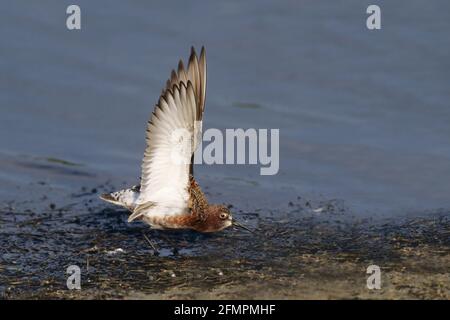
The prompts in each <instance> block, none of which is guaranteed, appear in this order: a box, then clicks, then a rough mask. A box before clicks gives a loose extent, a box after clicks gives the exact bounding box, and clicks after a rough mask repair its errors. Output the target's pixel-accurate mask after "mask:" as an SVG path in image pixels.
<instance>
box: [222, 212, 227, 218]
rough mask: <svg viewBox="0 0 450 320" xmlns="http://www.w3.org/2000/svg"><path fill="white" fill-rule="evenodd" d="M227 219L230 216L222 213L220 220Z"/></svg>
mask: <svg viewBox="0 0 450 320" xmlns="http://www.w3.org/2000/svg"><path fill="white" fill-rule="evenodd" d="M226 218H228V214H227V213H225V212H222V213H221V214H220V219H226Z"/></svg>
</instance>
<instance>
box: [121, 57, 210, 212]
mask: <svg viewBox="0 0 450 320" xmlns="http://www.w3.org/2000/svg"><path fill="white" fill-rule="evenodd" d="M205 93H206V60H205V50H204V49H203V48H202V53H201V55H200V60H199V59H197V55H196V54H195V51H194V50H193V49H192V52H191V57H190V59H189V65H188V68H187V71H186V70H185V69H184V67H183V63H182V62H180V64H179V67H178V72H177V73H176V72H175V71H173V72H172V76H171V79H170V80H168V82H167V86H166V89H165V90H164V91H163V93H162V95H161V97H160V98H159V101H158V103H157V105H156V106H155V110H154V111H153V114H152V116H151V118H150V120H149V121H148V126H147V138H146V141H147V147H146V149H145V153H144V159H143V162H142V175H141V189H140V195H139V198H138V200H137V203H138V205H137V207H136V208H135V210H134V211H133V214H132V215H131V216H130V217H129V219H128V220H129V221H132V220H134V219H136V218H138V217H139V216H140V215H142V214H143V211H144V210H143V209H149V208H150V209H151V211H150V212H151V214H152V215H153V214H154V215H168V214H169V215H177V214H181V213H185V212H186V209H187V208H188V206H189V203H188V201H189V190H188V188H189V176H190V173H192V159H193V153H194V151H195V149H196V147H197V145H198V144H199V139H201V119H202V114H203V110H204V102H205ZM149 204H150V205H149ZM147 211H148V210H147ZM147 211H146V214H148V212H147Z"/></svg>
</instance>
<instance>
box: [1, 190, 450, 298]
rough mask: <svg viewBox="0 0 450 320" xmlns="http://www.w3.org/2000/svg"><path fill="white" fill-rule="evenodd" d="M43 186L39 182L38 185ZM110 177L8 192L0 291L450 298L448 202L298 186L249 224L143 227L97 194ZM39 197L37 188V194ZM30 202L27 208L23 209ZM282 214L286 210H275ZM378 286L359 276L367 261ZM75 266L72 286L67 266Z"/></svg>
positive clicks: (247, 218)
mask: <svg viewBox="0 0 450 320" xmlns="http://www.w3.org/2000/svg"><path fill="white" fill-rule="evenodd" d="M48 188H50V187H49V186H48V185H46V183H45V182H42V183H41V191H42V192H45V190H47V189H48ZM111 189H113V186H111V185H109V184H108V183H105V184H102V185H98V186H94V187H90V188H87V187H84V188H82V189H80V190H79V192H76V193H73V194H71V195H70V196H68V197H67V198H66V199H63V200H61V201H60V202H59V203H58V202H57V203H54V202H52V201H51V200H50V199H46V197H45V196H43V197H41V198H40V199H41V200H40V201H35V202H32V203H33V205H31V203H30V202H23V203H20V202H16V201H12V202H8V203H5V205H4V206H3V207H2V208H1V211H0V230H1V232H0V248H1V249H0V250H1V259H0V296H1V297H2V298H4V299H19V298H26V299H44V298H45V299H47V298H49V299H61V298H62V299H73V298H76V299H91V298H102V299H103V298H106V299H166V298H170V299H177V298H188V299H196V298H204V299H210V298H230V299H243V298H245V299H252V298H263V299H264V298H276V299H285V298H287V299H314V298H319V299H360V298H371V299H381V298H390V299H405V298H408V299H409V298H413V299H449V298H450V293H449V292H450V277H449V275H450V272H449V266H450V233H449V232H450V213H449V212H448V211H445V210H441V211H436V212H432V213H430V212H428V213H427V214H426V215H424V216H423V217H420V216H414V217H406V216H405V217H404V218H402V219H399V218H398V217H397V218H396V219H395V220H394V219H391V220H389V219H387V218H380V219H371V218H357V217H352V216H349V214H348V212H347V210H348V209H347V208H346V207H345V205H344V203H343V202H341V201H337V200H329V201H323V200H322V201H321V202H313V201H308V200H304V199H302V198H300V197H298V198H296V199H293V200H292V201H290V202H289V203H288V206H287V207H288V209H287V210H286V212H283V214H280V212H277V210H276V209H273V208H255V209H254V210H252V211H251V212H250V211H244V210H241V209H239V208H237V207H232V211H233V212H234V215H235V217H236V218H237V219H238V220H239V221H241V222H242V223H244V224H245V225H246V226H248V227H249V228H251V229H252V230H254V232H253V233H250V232H247V231H245V230H242V229H227V230H225V231H223V232H220V233H216V234H199V233H195V232H191V231H169V232H165V231H156V230H150V229H149V228H148V227H147V226H146V225H144V224H143V223H132V224H129V223H127V222H126V219H127V216H128V212H126V211H124V210H118V209H117V208H115V207H112V206H110V205H107V204H104V203H102V202H100V201H99V200H98V194H99V193H100V192H103V191H106V190H111ZM35 196H36V197H38V195H35ZM27 208H28V209H27ZM280 216H282V217H283V218H280ZM372 264H375V265H378V266H379V267H380V268H381V281H382V283H381V289H380V290H369V289H368V288H367V286H366V281H367V277H368V276H369V274H367V273H366V269H367V267H368V266H369V265H372ZM70 265H77V266H79V267H80V270H81V290H69V289H68V288H67V286H66V281H67V278H68V276H69V274H67V273H66V269H67V267H68V266H70Z"/></svg>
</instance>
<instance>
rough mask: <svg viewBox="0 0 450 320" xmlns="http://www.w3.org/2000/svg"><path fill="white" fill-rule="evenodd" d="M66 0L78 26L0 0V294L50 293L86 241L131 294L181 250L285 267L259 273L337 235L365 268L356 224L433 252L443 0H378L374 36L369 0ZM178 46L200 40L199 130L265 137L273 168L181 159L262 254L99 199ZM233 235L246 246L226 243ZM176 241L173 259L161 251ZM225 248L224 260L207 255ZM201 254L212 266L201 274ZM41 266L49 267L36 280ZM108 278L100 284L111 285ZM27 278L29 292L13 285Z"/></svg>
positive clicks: (43, 5)
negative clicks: (275, 135)
mask: <svg viewBox="0 0 450 320" xmlns="http://www.w3.org/2000/svg"><path fill="white" fill-rule="evenodd" d="M77 3H78V4H79V5H80V7H81V9H82V30H81V31H77V32H72V31H68V30H67V29H66V28H65V18H66V15H65V9H66V6H67V5H68V3H65V2H61V1H40V2H39V3H34V2H29V1H14V2H13V1H10V2H8V3H7V4H4V5H2V10H0V25H1V27H0V36H1V38H2V39H3V41H2V42H1V44H0V184H1V185H2V187H1V188H0V204H1V206H0V209H1V210H2V213H1V215H0V222H1V224H0V228H1V233H0V241H1V242H2V246H1V250H2V261H3V262H2V263H1V265H0V271H1V276H2V281H1V282H0V288H1V291H2V293H3V294H4V295H6V296H8V297H15V296H20V295H23V296H30V295H33V294H34V293H33V292H41V291H39V290H38V289H37V287H38V286H40V285H41V287H42V282H43V283H46V281H50V282H51V281H52V279H53V278H52V277H53V276H52V275H53V274H58V275H57V276H55V278H56V279H57V280H55V281H56V282H57V284H54V285H51V286H49V288H50V289H49V290H50V292H53V291H51V290H53V289H54V288H61V289H63V286H62V285H61V283H64V282H61V281H62V280H61V279H63V278H64V277H65V275H64V269H65V267H66V266H67V265H68V264H71V263H72V262H73V260H75V262H74V263H80V264H84V265H85V264H86V261H85V260H86V257H87V256H89V254H87V253H83V254H80V255H79V256H77V255H74V253H80V252H82V250H91V249H92V248H95V246H97V248H98V252H97V251H95V250H94V249H92V250H93V251H90V252H92V256H93V257H92V259H94V260H95V259H97V260H98V263H113V262H111V261H116V259H117V261H116V262H114V263H118V264H120V263H122V262H123V261H122V258H120V257H119V256H120V254H119V255H118V256H116V255H114V256H108V255H106V253H105V252H107V251H111V250H115V249H117V248H123V249H124V250H125V252H126V255H131V256H128V257H129V258H130V257H133V258H132V259H131V260H134V261H135V265H134V266H135V267H136V268H137V269H138V270H140V271H136V272H137V274H134V276H131V275H130V277H129V278H126V279H128V280H129V281H131V282H128V280H127V281H124V282H123V283H122V284H121V285H124V286H126V285H127V284H126V283H128V286H129V287H130V288H131V290H132V289H133V288H134V289H135V290H136V291H137V292H141V293H142V292H144V293H143V294H144V296H145V295H147V294H150V293H154V292H155V290H156V291H158V290H160V291H164V290H165V289H167V288H165V289H164V288H163V289H164V290H163V289H162V288H159V289H158V288H157V287H156V286H155V287H151V288H150V289H148V290H144V289H145V288H139V286H137V285H136V286H134V285H133V284H135V282H136V283H138V282H140V281H142V279H143V275H142V274H141V273H142V272H144V271H142V270H145V269H146V266H147V264H149V263H150V265H152V263H154V262H155V261H157V263H160V264H162V265H164V266H165V267H164V268H166V267H167V268H175V266H176V265H182V263H181V262H180V261H181V260H182V261H185V263H186V270H187V271H186V272H187V273H189V271H188V269H189V268H195V267H198V268H200V269H202V268H203V269H202V270H204V271H205V272H206V273H205V276H207V275H206V274H207V273H208V272H209V271H208V270H213V271H211V272H213V273H214V272H215V271H214V270H216V269H223V267H221V266H220V265H222V264H227V263H228V262H227V261H233V260H235V259H237V260H239V259H241V258H242V259H244V260H245V259H247V261H248V264H247V266H248V270H256V269H258V268H262V267H261V264H262V262H261V261H262V260H264V259H269V260H270V259H271V258H274V259H278V258H280V257H283V256H285V257H288V258H287V260H286V261H287V262H286V264H280V265H279V266H280V267H279V268H276V267H275V264H274V266H269V267H273V268H275V269H276V272H274V277H275V276H276V275H278V276H280V277H281V276H282V274H283V272H285V271H282V270H283V268H284V269H286V268H288V269H289V268H290V266H291V265H292V264H294V263H296V262H297V260H296V259H297V258H298V256H297V255H299V256H302V257H303V255H304V254H314V252H311V250H317V252H322V253H324V254H331V255H333V254H335V253H336V250H337V249H336V248H335V247H333V246H335V245H336V243H337V245H338V247H339V248H341V249H342V250H343V251H344V253H348V252H352V250H353V249H352V247H351V245H352V244H354V243H355V242H356V243H357V245H356V247H357V249H355V250H356V252H357V255H359V258H358V259H360V260H361V261H364V263H365V262H368V261H373V260H374V259H375V260H376V257H375V256H372V255H371V254H369V253H368V247H367V246H368V245H369V244H368V243H366V244H364V243H360V242H361V241H360V240H357V239H359V238H353V237H352V236H350V237H348V238H346V239H348V240H347V241H344V240H342V239H341V238H340V237H342V236H345V235H347V234H348V233H351V232H352V231H351V230H354V229H352V228H354V225H355V224H356V225H359V223H363V227H361V228H360V229H357V230H359V231H358V233H360V234H361V235H364V237H369V238H371V237H374V238H376V235H374V232H372V231H370V230H372V229H371V228H374V227H373V226H374V225H377V224H378V225H385V227H384V228H381V231H380V230H378V229H376V230H378V231H379V232H380V233H381V234H385V233H386V232H389V228H391V227H390V226H392V228H394V229H395V230H397V231H398V232H399V233H402V234H405V237H406V238H407V239H408V241H409V242H413V243H416V242H417V247H419V248H422V247H424V246H425V247H426V246H431V247H432V248H434V249H433V250H430V252H431V253H435V252H440V250H444V252H448V251H447V250H448V215H449V213H448V212H449V211H450V197H449V193H448V191H449V190H450V179H448V177H449V176H450V126H449V125H448V123H450V108H449V107H448V101H449V98H450V91H449V90H448V84H449V80H450V76H449V74H448V72H447V70H448V69H449V67H450V66H449V60H448V57H449V54H450V42H449V41H448V34H447V31H448V30H449V27H450V10H449V9H450V8H449V7H450V4H448V2H446V1H427V3H426V5H425V4H424V3H423V1H418V0H417V1H396V2H395V3H393V2H389V1H379V2H378V3H379V5H380V6H381V8H382V25H383V27H382V30H380V31H368V30H367V29H366V28H365V17H366V15H365V9H366V8H367V6H368V4H370V3H369V2H368V1H345V3H343V2H336V1H324V0H321V1H314V2H310V1H287V2H279V1H276V2H275V1H272V2H271V1H246V2H245V3H243V2H242V1H227V2H223V3H206V2H199V1H193V2H190V3H189V4H187V3H184V2H176V3H167V2H163V1H161V2H154V3H152V4H150V3H142V2H139V3H133V4H132V5H131V4H127V3H124V2H122V1H109V2H108V5H107V6H105V5H104V4H102V3H100V2H95V3H93V2H91V1H78V2H77ZM191 45H194V46H196V47H198V48H199V47H200V46H201V45H205V46H206V49H207V56H208V93H207V109H206V114H205V123H204V126H205V128H221V129H224V128H239V127H242V128H279V129H280V171H279V173H278V174H277V175H275V176H260V175H259V166H235V165H227V166H225V165H224V166H220V165H215V166H207V165H201V166H196V175H197V178H198V180H199V181H200V183H201V184H202V186H203V188H204V189H205V191H206V192H207V195H208V197H209V198H210V199H211V200H212V201H214V202H222V203H227V204H232V205H233V209H232V210H233V211H234V212H235V214H236V216H237V217H238V218H239V219H241V220H244V221H246V222H247V223H248V224H249V225H250V226H251V227H254V228H258V229H261V230H265V231H264V232H266V233H267V232H268V233H269V234H270V237H271V238H270V239H271V241H272V242H270V243H269V244H268V245H267V247H264V248H262V249H261V248H260V250H250V249H251V248H255V247H258V243H259V242H261V243H264V241H263V240H262V236H257V237H254V238H252V237H250V236H249V235H248V234H245V233H241V232H237V231H231V230H230V231H227V232H225V233H223V234H221V235H217V236H212V237H206V236H201V235H195V234H192V233H181V234H176V235H170V236H168V237H169V239H168V240H167V239H166V240H159V239H160V238H164V236H163V235H161V234H158V233H153V232H151V231H148V230H147V228H145V227H144V226H143V225H140V224H132V225H128V224H126V223H125V222H124V221H126V213H125V212H122V211H113V209H111V207H110V206H109V205H106V204H104V203H101V202H100V201H99V200H98V199H97V196H98V193H100V192H103V191H112V190H115V189H118V188H121V187H124V186H128V185H132V184H135V183H136V182H137V181H138V177H139V175H140V172H139V169H140V161H141V158H142V153H143V148H144V130H145V124H146V120H147V118H148V116H149V115H150V112H151V110H152V108H153V105H154V103H155V102H156V100H157V98H158V95H159V93H160V90H161V88H162V86H163V84H164V82H165V79H166V78H167V77H168V76H169V72H170V70H171V69H172V68H174V67H175V66H176V64H177V61H178V59H180V58H183V59H184V60H186V59H187V56H188V53H189V48H190V46H191ZM308 217H311V218H308ZM336 217H338V218H336ZM308 219H312V220H308ZM336 219H338V220H339V223H342V224H343V226H342V227H336V225H337V226H339V223H337V224H334V223H335V220H336ZM422 219H424V220H422ZM446 219H447V220H446ZM323 221H325V222H327V223H328V222H329V223H333V228H332V229H331V230H329V232H330V240H329V241H327V240H326V239H321V238H320V237H319V235H320V233H317V234H316V233H315V232H314V228H315V226H317V225H318V226H320V225H321V223H323ZM333 221H334V222H333ZM380 221H381V222H380ZM414 221H419V222H421V223H423V224H424V225H426V226H429V225H433V224H436V226H434V227H429V229H426V230H428V231H427V232H428V233H427V234H428V235H429V236H427V238H426V239H425V238H423V237H420V236H418V234H417V233H416V232H415V231H414V230H411V229H410V228H409V227H408V226H409V224H410V223H413V222H414ZM424 221H425V222H424ZM394 226H395V227H394ZM277 228H280V229H283V230H284V229H286V231H287V232H288V234H289V233H294V234H296V236H295V237H294V238H291V236H286V237H285V236H283V235H282V231H281V233H280V232H278V231H276V230H279V229H277ZM305 228H306V230H305ZM397 231H396V232H397ZM413 231H414V232H413ZM142 232H149V234H150V235H151V236H152V238H154V239H157V242H158V241H162V243H160V245H161V252H160V253H161V255H160V258H158V259H163V262H161V260H151V257H149V256H148V255H149V253H151V249H150V248H148V246H147V244H146V242H145V240H144V238H143V236H142ZM410 232H411V233H410ZM263 234H264V233H263ZM375 234H376V232H375ZM419 235H420V232H419ZM250 239H253V241H249V240H250ZM371 239H372V238H371ZM383 239H385V238H383ZM164 241H165V242H164ZM167 241H169V242H167ZM311 241H317V243H315V244H312V243H311ZM374 241H375V240H374ZM172 242H175V243H172ZM236 242H238V243H239V245H237V244H236ZM285 242H286V243H288V244H286V246H285V247H283V248H284V249H283V250H281V249H280V250H279V251H277V250H278V249H279V246H280V244H281V243H285ZM299 242H300V243H301V244H299ZM409 242H408V243H409ZM180 243H182V244H185V245H184V246H183V245H180ZM329 243H334V244H333V245H331V246H332V248H331V249H330V245H329ZM383 243H384V242H383V241H381V242H380V246H381V247H383V250H380V251H379V252H382V253H383V255H385V256H386V257H393V256H397V255H398V254H399V252H397V251H395V250H397V249H398V248H397V247H396V246H395V243H391V242H386V243H384V245H382V244H383ZM227 244H232V245H231V246H230V245H227ZM240 245H243V246H245V249H242V250H241V251H242V252H240V251H239V252H236V251H235V248H236V247H238V246H240ZM314 245H316V249H314ZM261 246H263V245H262V244H261ZM174 247H176V248H179V249H178V250H179V251H180V252H179V254H180V255H181V256H182V257H184V258H183V259H186V260H183V259H179V258H174V257H173V252H172V250H173V248H174ZM405 247H408V248H409V247H410V246H409V244H407V245H406V244H405ZM425 247H424V248H425ZM294 248H296V249H294ZM358 248H359V249H358ZM392 248H395V250H394V249H392ZM299 250H300V251H299ZM423 250H425V251H426V250H427V249H426V248H425V249H423ZM394 251H395V252H394ZM258 252H262V253H261V257H260V256H259V253H258ZM393 252H394V253H393ZM418 252H421V251H420V250H419V251H418ZM222 253H223V255H224V256H225V257H226V259H225V258H223V257H222V258H220V259H219V258H217V259H212V257H215V256H217V255H218V254H220V255H221V256H222ZM96 254H97V255H96ZM199 255H200V257H202V256H208V257H211V259H212V260H211V262H210V263H208V264H206V265H203V267H201V264H200V263H198V264H197V263H196V261H197V260H196V259H201V258H199ZM400 256H401V255H400ZM442 256H443V257H444V258H443V259H444V260H443V261H444V262H445V261H447V263H448V260H445V259H448V254H447V253H445V254H438V253H436V254H434V255H433V258H436V257H442ZM112 257H114V258H112ZM123 259H125V258H123ZM155 259H156V258H155ZM280 259H281V258H280ZM436 259H437V258H436ZM121 261H122V262H121ZM326 261H328V262H330V260H326ZM383 261H385V260H383ZM303 262H304V261H303ZM441 262H442V261H441ZM93 263H94V264H95V262H91V269H90V270H91V271H90V272H93V275H95V279H97V280H98V279H99V277H100V278H101V276H100V275H99V274H98V273H96V271H95V270H96V269H94V268H95V267H94V266H92V264H93ZM123 263H124V264H122V265H121V266H120V267H118V269H117V270H118V271H117V273H114V268H112V267H111V269H108V271H107V272H106V274H105V276H107V277H110V278H111V279H115V280H117V281H118V279H119V275H120V274H121V272H122V271H123V270H128V269H130V268H131V267H132V265H129V264H128V262H123ZM130 263H131V264H132V262H130ZM155 263H156V262H155ZM304 263H306V262H304ZM152 266H153V265H152ZM447 266H448V264H447ZM397 267H399V268H400V266H397ZM443 267H444V266H443ZM39 268H45V270H47V271H46V272H45V273H44V274H41V275H35V273H36V272H37V271H36V270H37V269H39ZM152 268H153V267H150V269H149V270H153V271H154V272H156V269H152ZM158 268H159V269H157V270H158V272H162V271H161V270H160V269H161V268H160V267H158ZM164 268H163V269H164ZM180 268H181V267H180ZM355 268H361V266H359V265H358V266H355ZM244 269H245V268H244ZM21 270H22V271H21ZM92 270H94V271H92ZM246 270H247V269H246ZM248 270H247V271H248ZM296 270H297V269H296ZM443 270H444V269H443ZM20 271H21V272H22V273H20ZM422 271H423V272H425V271H424V270H422ZM58 272H60V273H58ZM298 272H300V271H298V270H297V271H295V272H294V273H295V274H294V275H292V277H297V276H299V274H297V273H298ZM440 272H441V274H445V272H444V271H442V270H441V271H440ZM268 273H269V271H267V273H265V274H268ZM300 273H301V272H300ZM214 274H215V273H214ZM242 275H243V274H242ZM447 275H448V271H447ZM208 277H211V279H216V278H217V277H215V276H211V275H209V276H208ZM288 278H289V277H288ZM131 279H135V280H133V281H135V282H133V281H132V280H131ZM176 279H178V278H176ZM224 279H225V280H223V281H224V282H225V283H227V282H229V281H238V280H233V279H232V278H226V277H225V278H224ZM14 281H17V285H14ZM24 281H25V284H24ZM26 281H29V282H26ZM98 281H100V280H98ZM98 281H97V283H98ZM173 281H175V280H173ZM273 281H275V280H273ZM100 282H101V281H100ZM219 282H220V281H219ZM102 283H103V282H102ZM117 283H118V282H117ZM171 283H172V282H169V284H171ZM273 283H274V282H272V284H273ZM113 284H114V285H111V286H110V287H108V286H107V285H105V286H106V287H105V288H109V289H111V290H112V291H113V292H116V291H115V290H118V288H119V287H118V285H116V282H113ZM445 285H446V286H447V287H448V281H447V282H446V284H445ZM149 286H152V285H150V284H149ZM44 287H45V286H44ZM168 287H170V285H168ZM8 288H12V289H11V290H12V291H11V293H8V292H9V291H8ZM26 288H33V289H32V290H31V291H29V292H25V293H23V292H22V293H21V290H25V291H26ZM130 288H129V289H130ZM41 289H42V288H41ZM35 290H37V291H35ZM42 290H45V288H44V289H42ZM30 292H31V293H30ZM128 292H129V291H128ZM345 292H347V293H348V291H345ZM414 292H416V291H414ZM46 294H49V293H46ZM89 294H91V295H94V296H95V295H97V294H98V293H92V292H90V293H89ZM111 295H112V296H114V293H112V294H111ZM120 295H125V296H126V294H124V293H121V294H120ZM337 296H339V295H337ZM343 296H346V295H345V294H344V295H343ZM347 296H348V295H347ZM413 296H414V295H413ZM431 296H433V295H431ZM414 297H417V295H416V296H414Z"/></svg>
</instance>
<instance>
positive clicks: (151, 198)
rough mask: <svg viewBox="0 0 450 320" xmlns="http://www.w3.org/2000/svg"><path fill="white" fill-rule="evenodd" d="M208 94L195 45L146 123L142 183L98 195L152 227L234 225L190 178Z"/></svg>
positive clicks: (215, 227)
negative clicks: (125, 209)
mask: <svg viewBox="0 0 450 320" xmlns="http://www.w3.org/2000/svg"><path fill="white" fill-rule="evenodd" d="M205 96H206V54H205V48H202V50H201V53H200V57H197V54H196V52H195V50H194V48H191V55H190V58H189V63H188V65H187V68H185V67H184V64H183V62H182V61H181V60H180V62H179V64H178V71H175V70H173V71H172V74H171V77H170V79H169V80H167V83H166V87H165V89H164V90H163V91H162V94H161V96H160V98H159V101H158V103H157V104H156V106H155V109H154V111H153V113H152V115H151V117H150V120H149V121H148V124H147V134H146V142H147V146H146V149H145V152H144V159H143V161H142V175H141V184H140V185H138V186H134V187H132V188H129V189H124V190H120V191H117V192H112V193H107V194H102V195H101V196H100V198H101V199H103V200H105V201H108V202H111V203H114V204H116V205H119V206H122V207H125V208H127V209H128V210H130V211H131V212H132V214H131V215H130V216H129V218H128V222H131V221H133V220H137V219H139V220H143V221H144V222H146V223H147V224H149V225H150V226H151V227H152V228H154V229H193V230H196V231H199V232H215V231H220V230H223V229H225V228H227V227H230V226H232V225H235V226H239V227H242V228H244V229H247V228H246V227H244V226H242V225H241V224H239V223H237V222H236V221H235V220H234V219H233V217H232V215H231V213H230V210H229V209H228V207H227V206H224V205H216V204H209V203H208V201H207V199H206V197H205V195H204V194H203V192H202V190H201V189H200V186H199V185H198V184H197V182H196V181H195V179H194V172H193V162H194V152H195V149H196V148H197V146H198V145H199V142H200V140H201V136H202V120H203V113H204V110H205ZM247 230H248V229H247Z"/></svg>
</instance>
